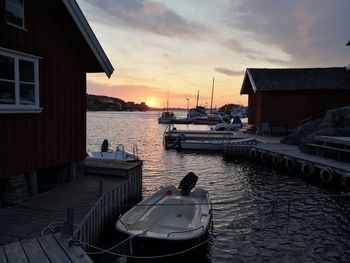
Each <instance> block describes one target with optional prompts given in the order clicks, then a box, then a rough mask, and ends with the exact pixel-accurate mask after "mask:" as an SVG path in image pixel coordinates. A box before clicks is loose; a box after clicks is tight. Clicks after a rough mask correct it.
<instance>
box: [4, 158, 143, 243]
mask: <svg viewBox="0 0 350 263" xmlns="http://www.w3.org/2000/svg"><path fill="white" fill-rule="evenodd" d="M99 167H100V169H99ZM106 167H107V168H106ZM104 168H106V169H107V172H106V170H104ZM85 170H86V176H84V177H82V178H79V179H77V180H76V181H73V182H71V183H68V184H64V185H62V186H60V187H57V188H54V189H52V190H50V191H47V192H44V193H41V194H39V195H37V196H35V197H33V198H32V199H31V200H29V201H27V202H25V203H22V204H20V205H17V206H13V207H5V208H2V209H0V245H2V244H8V243H10V242H15V241H20V240H24V239H29V238H34V237H39V236H41V234H42V232H43V230H44V229H45V228H46V227H47V226H48V225H50V224H56V223H58V225H59V224H62V223H63V222H66V221H67V210H68V208H73V216H74V223H75V224H76V225H78V226H79V228H76V230H75V234H77V235H78V234H79V235H80V237H81V239H82V240H83V241H84V242H89V243H91V244H95V242H97V241H98V238H99V237H100V236H101V233H102V232H103V230H104V228H105V227H106V224H108V223H110V222H112V221H113V220H116V219H117V218H116V217H117V215H118V213H120V212H122V211H124V209H125V205H126V204H133V203H136V202H138V201H140V200H141V199H142V161H136V162H130V163H126V162H123V163H120V162H116V161H112V162H105V161H103V162H100V161H99V160H88V161H87V165H86V167H85ZM113 171H114V173H113ZM78 232H79V233H78Z"/></svg>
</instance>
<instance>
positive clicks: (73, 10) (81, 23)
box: [62, 0, 114, 78]
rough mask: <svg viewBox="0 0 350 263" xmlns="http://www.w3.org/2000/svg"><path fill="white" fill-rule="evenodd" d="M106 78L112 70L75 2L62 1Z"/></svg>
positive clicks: (72, 0)
mask: <svg viewBox="0 0 350 263" xmlns="http://www.w3.org/2000/svg"><path fill="white" fill-rule="evenodd" d="M62 1H63V3H64V5H65V6H66V8H67V9H68V11H69V13H70V14H71V16H72V18H73V20H74V22H75V23H76V25H77V26H78V28H79V30H80V32H81V33H82V35H83V36H84V38H85V40H86V42H87V44H88V45H89V47H90V48H91V51H92V52H93V54H94V55H95V57H96V59H97V61H98V62H99V64H100V65H101V67H102V69H103V71H104V72H105V73H106V75H107V76H108V78H110V77H111V76H112V74H113V71H114V68H113V66H112V64H111V62H110V61H109V59H108V57H107V55H106V53H105V52H104V50H103V48H102V47H101V45H100V43H99V42H98V40H97V38H96V36H95V34H94V32H93V31H92V29H91V27H90V25H89V23H88V21H87V20H86V18H85V16H84V14H83V12H82V11H81V9H80V7H79V5H78V4H77V2H76V1H75V0H62Z"/></svg>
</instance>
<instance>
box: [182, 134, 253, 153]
mask: <svg viewBox="0 0 350 263" xmlns="http://www.w3.org/2000/svg"><path fill="white" fill-rule="evenodd" d="M255 141H256V139H255V138H254V137H250V138H240V139H234V140H185V141H181V142H180V144H179V146H178V147H179V149H181V150H200V151H223V150H224V146H225V145H241V144H252V143H255Z"/></svg>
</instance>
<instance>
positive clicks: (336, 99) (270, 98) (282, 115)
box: [248, 90, 350, 128]
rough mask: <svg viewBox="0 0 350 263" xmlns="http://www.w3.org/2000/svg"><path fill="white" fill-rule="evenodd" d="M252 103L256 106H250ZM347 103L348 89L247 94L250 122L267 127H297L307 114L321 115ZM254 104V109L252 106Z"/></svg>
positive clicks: (349, 93) (349, 92) (349, 98)
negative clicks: (253, 117)
mask: <svg viewBox="0 0 350 263" xmlns="http://www.w3.org/2000/svg"><path fill="white" fill-rule="evenodd" d="M251 105H255V106H253V107H252V109H251ZM346 105H350V91H346V90H342V91H324V90H317V91H280V92H267V91H266V92H258V93H256V94H254V93H250V94H249V105H248V106H249V110H252V112H250V113H249V114H250V115H249V117H248V118H252V116H253V114H254V115H255V121H253V120H249V123H252V124H255V125H256V126H257V127H260V125H261V123H262V122H268V123H269V124H270V126H276V127H278V126H279V127H289V128H292V127H296V126H297V125H298V123H299V122H300V121H301V120H303V119H305V118H308V117H310V116H311V117H312V118H320V117H322V116H324V114H325V112H326V111H327V110H329V109H333V108H338V107H342V106H346ZM254 107H255V108H254Z"/></svg>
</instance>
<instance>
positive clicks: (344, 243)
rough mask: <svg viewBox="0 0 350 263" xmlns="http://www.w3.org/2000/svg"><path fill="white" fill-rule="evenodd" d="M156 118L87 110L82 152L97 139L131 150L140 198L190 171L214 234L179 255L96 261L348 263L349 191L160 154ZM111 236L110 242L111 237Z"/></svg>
mask: <svg viewBox="0 0 350 263" xmlns="http://www.w3.org/2000/svg"><path fill="white" fill-rule="evenodd" d="M176 114H177V115H178V114H184V112H177V113H176ZM158 116H159V113H158V112H88V113H87V149H91V150H98V149H99V147H100V145H101V143H102V140H103V139H108V140H109V143H110V147H111V148H113V147H116V146H117V145H118V144H123V145H124V147H125V150H127V151H129V152H132V148H133V145H137V148H138V154H139V157H140V158H141V159H142V160H144V164H143V188H142V193H143V197H144V198H145V197H147V196H149V195H151V194H152V193H154V192H155V191H157V189H159V188H160V187H161V186H163V185H168V184H174V185H178V183H179V182H180V180H181V179H182V178H183V177H184V176H185V175H186V173H188V172H190V171H192V172H194V173H195V174H197V175H198V177H199V179H198V182H197V187H202V188H204V189H206V190H208V191H209V194H210V197H211V199H212V202H213V222H214V224H213V233H214V236H213V238H212V239H211V240H210V242H208V243H207V244H206V245H205V246H202V247H200V248H199V249H195V250H193V251H190V252H188V253H185V254H183V255H180V256H175V257H166V258H163V259H157V260H156V259H152V260H148V261H147V260H136V259H135V260H132V259H125V258H120V257H117V256H111V255H109V256H108V255H105V256H103V257H101V258H100V260H101V262H102V261H103V262H125V261H126V262H145V261H147V262H190V261H193V262H215V263H216V262H217V263H219V262H220V263H223V262H349V261H350V228H349V226H350V225H349V222H350V195H349V194H347V193H342V192H339V191H334V190H331V189H326V188H324V187H323V186H322V185H317V184H315V183H312V182H307V181H306V180H305V179H303V178H301V177H299V176H296V175H295V176H293V175H286V174H284V173H282V172H278V171H276V170H274V169H273V168H272V167H271V166H268V165H260V164H257V163H253V162H249V161H239V160H236V161H230V162H227V161H225V160H224V159H223V156H222V155H221V154H205V153H181V152H176V151H173V150H164V148H163V144H162V142H163V133H164V130H165V128H166V125H164V124H158V122H157V118H158ZM176 127H177V128H178V129H209V127H208V126H196V125H176ZM111 235H112V240H113V235H116V238H115V240H116V242H117V240H118V237H117V236H118V235H117V233H115V234H114V233H112V234H111ZM102 243H103V242H102ZM105 245H106V247H107V246H112V245H113V242H112V243H111V242H110V240H109V241H108V242H106V244H105ZM154 253H158V254H159V253H161V249H160V248H155V250H154Z"/></svg>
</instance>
